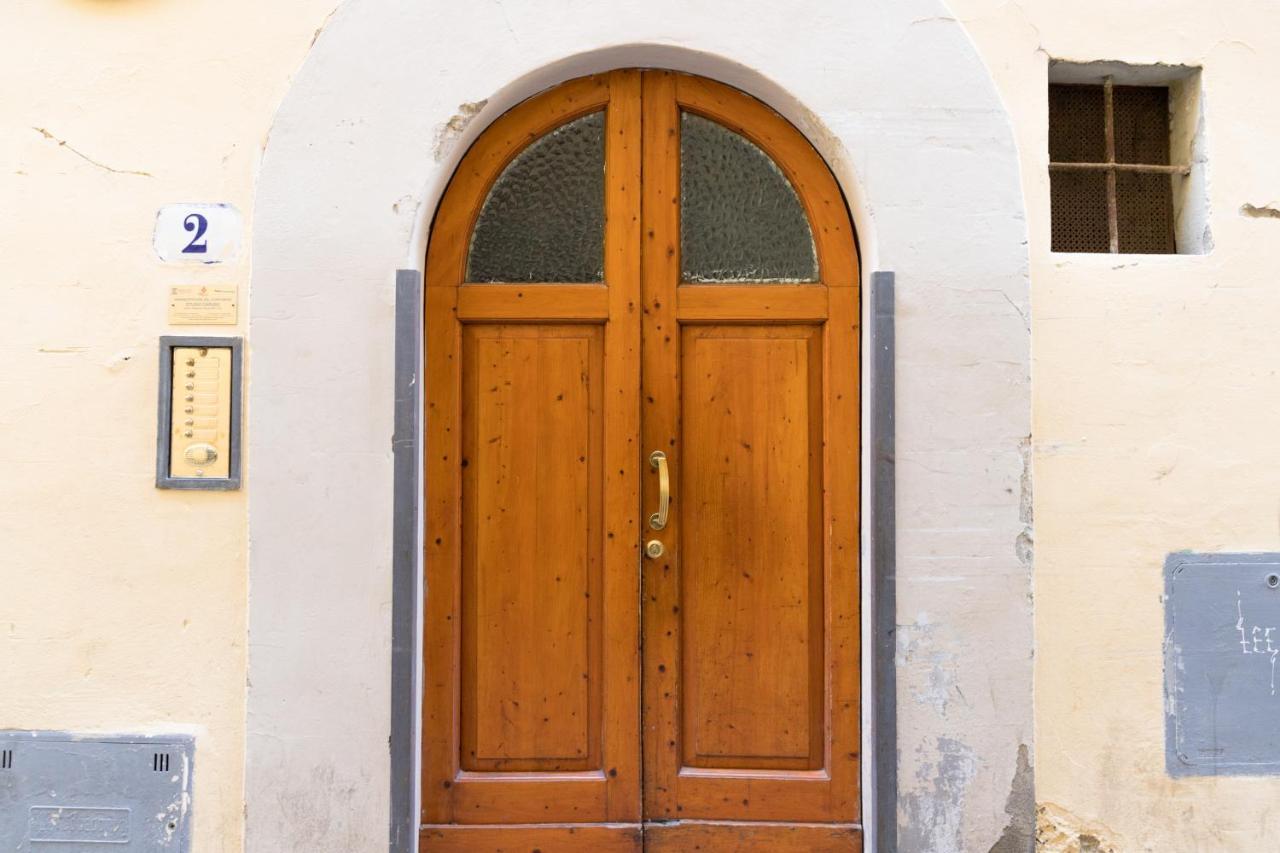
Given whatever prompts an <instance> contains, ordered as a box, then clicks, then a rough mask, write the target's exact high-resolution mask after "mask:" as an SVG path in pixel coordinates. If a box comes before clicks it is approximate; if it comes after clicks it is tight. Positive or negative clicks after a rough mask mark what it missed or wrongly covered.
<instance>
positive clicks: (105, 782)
mask: <svg viewBox="0 0 1280 853" xmlns="http://www.w3.org/2000/svg"><path fill="white" fill-rule="evenodd" d="M194 750H195V747H194V741H193V739H192V738H190V737H187V736H181V735H165V736H163V737H146V736H136V737H130V736H119V737H99V736H92V737H90V736H77V735H74V734H68V733H65V732H33V731H6V732H0V850H5V851H15V853H92V851H95V850H99V849H100V850H103V851H108V850H109V851H112V853H144V851H167V853H184V851H187V850H189V849H190V846H191V838H190V836H191V831H190V825H191V778H192V761H193V758H194Z"/></svg>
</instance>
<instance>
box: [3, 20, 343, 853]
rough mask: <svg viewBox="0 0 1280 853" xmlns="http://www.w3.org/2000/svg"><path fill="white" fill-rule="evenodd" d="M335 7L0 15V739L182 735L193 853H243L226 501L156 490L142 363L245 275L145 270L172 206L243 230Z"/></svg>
mask: <svg viewBox="0 0 1280 853" xmlns="http://www.w3.org/2000/svg"><path fill="white" fill-rule="evenodd" d="M333 5H334V0H288V2H286V1H285V0H273V2H270V3H256V2H249V1H248V0H183V2H175V0H9V2H6V3H4V4H0V7H2V8H0V18H2V19H3V22H2V23H0V79H3V81H4V83H3V85H0V164H3V168H0V673H2V674H3V681H4V689H2V690H0V728H33V729H45V728H53V729H70V730H75V731H108V732H112V731H115V732H120V731H123V732H137V731H158V730H164V729H169V728H172V727H173V726H174V725H175V724H180V725H181V726H182V727H184V728H185V729H187V730H192V731H194V732H195V733H196V734H197V735H198V740H197V752H196V767H197V773H196V777H195V803H194V810H195V815H196V820H195V822H194V827H195V848H194V849H195V850H197V851H201V853H215V851H216V853H222V851H237V850H239V849H240V848H241V837H242V823H243V803H242V787H243V770H242V768H243V761H244V701H245V645H246V643H245V639H246V638H245V625H246V617H245V601H246V556H245V555H246V536H247V534H246V500H245V494H244V493H243V492H232V493H223V494H219V493H189V492H187V493H184V492H164V491H157V490H156V489H155V487H154V485H153V483H154V476H155V440H156V439H155V430H156V424H155V411H156V399H155V397H156V357H157V356H156V346H157V337H158V336H159V335H161V334H165V333H188V332H185V331H184V330H183V329H171V328H169V327H167V326H166V325H165V307H166V299H165V296H166V290H165V289H166V287H167V286H168V285H170V284H180V283H192V284H202V283H218V284H221V283H236V284H239V285H240V286H241V288H242V303H243V301H244V300H243V290H244V289H245V288H247V286H248V280H249V253H248V251H243V252H242V254H241V256H240V257H239V259H238V260H236V261H235V262H232V263H228V264H225V265H221V266H216V267H209V268H200V267H190V266H187V267H177V266H166V265H164V264H162V263H160V261H159V260H158V259H157V258H156V256H155V254H154V253H153V251H152V247H151V234H152V228H153V226H154V223H155V216H156V211H157V209H158V208H159V207H160V206H161V205H162V204H165V203H169V202H176V201H227V202H230V203H232V204H234V205H236V207H238V208H239V209H240V210H241V211H242V212H243V213H244V215H245V217H246V220H248V218H249V217H250V216H251V215H252V211H253V186H254V175H255V172H256V170H257V164H258V162H259V157H260V155H261V151H262V147H263V145H264V143H265V141H266V136H267V131H268V128H269V127H270V124H271V117H272V115H273V113H274V111H275V109H276V106H277V104H278V103H279V101H280V99H281V98H282V97H283V95H284V92H285V91H286V89H287V87H288V85H289V80H290V77H291V75H292V74H293V73H294V72H295V71H296V69H297V68H298V67H299V65H300V64H301V62H302V60H303V58H304V56H305V55H306V51H307V48H308V45H309V44H310V42H311V39H312V36H313V34H314V33H315V31H316V29H317V28H318V27H320V25H321V23H322V22H323V21H324V19H325V16H326V15H327V14H328V12H329V11H330V9H331V8H332V6H333ZM63 142H65V145H64V144H62V143H63ZM90 161H93V162H90ZM245 317H247V314H246V313H245V306H244V305H243V304H242V308H241V318H242V325H241V327H240V328H239V329H238V330H236V331H241V332H242V331H243V329H244V324H243V319H244V318H245ZM192 331H205V332H217V333H223V332H229V331H232V330H231V329H229V328H226V327H223V328H219V329H205V330H192ZM247 475H248V476H250V477H251V476H252V463H249V467H248V471H247Z"/></svg>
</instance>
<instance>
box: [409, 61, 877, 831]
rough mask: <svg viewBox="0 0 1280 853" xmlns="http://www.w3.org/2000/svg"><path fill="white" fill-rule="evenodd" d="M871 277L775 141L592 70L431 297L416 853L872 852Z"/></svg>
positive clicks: (454, 223) (523, 146) (465, 182)
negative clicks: (868, 701)
mask: <svg viewBox="0 0 1280 853" xmlns="http://www.w3.org/2000/svg"><path fill="white" fill-rule="evenodd" d="M858 281H859V275H858V263H857V253H856V249H855V243H854V235H853V231H852V226H851V224H850V221H849V216H848V213H847V209H846V207H845V204H844V201H843V198H842V196H841V194H840V191H839V189H838V187H837V185H836V183H835V181H834V180H833V179H832V176H831V174H830V172H829V171H828V169H827V167H826V165H825V164H824V163H823V161H822V160H821V158H820V157H819V156H818V155H817V153H816V152H815V151H814V150H813V149H812V147H811V146H810V145H809V143H808V142H807V141H806V140H805V139H804V137H803V136H802V135H801V134H800V133H799V132H798V131H797V130H796V129H795V128H794V127H792V126H791V125H790V124H789V123H788V122H786V121H785V120H784V119H783V118H781V117H780V116H778V115H777V114H776V113H774V112H772V111H771V110H770V109H768V108H767V107H765V106H764V105H763V104H761V103H760V102H758V101H756V100H754V99H753V98H751V97H749V96H747V95H745V94H743V93H741V92H739V91H737V90H734V89H730V88H728V87H726V86H723V85H719V84H716V83H712V82H710V81H707V80H704V79H701V78H696V77H691V76H687V75H681V74H675V73H671V72H665V71H655V70H634V69H633V70H622V71H614V72H610V73H606V74H601V75H597V76H593V77H589V78H582V79H578V80H574V81H571V82H569V83H566V84H563V85H561V86H559V87H557V88H555V89H553V90H550V91H548V92H545V93H543V94H541V95H538V96H536V97H534V98H532V99H530V100H528V101H526V102H524V103H522V104H520V105H519V106H517V107H515V108H514V109H512V110H511V111H510V112H508V113H507V114H506V115H504V116H503V117H501V118H500V119H498V120H497V121H495V122H494V124H493V125H492V126H491V127H490V128H488V129H487V130H486V131H485V132H484V133H483V134H482V135H481V136H480V138H479V139H478V140H477V141H476V143H475V144H474V145H473V146H472V147H471V149H470V150H469V151H468V153H467V154H466V156H465V157H464V159H463V160H462V162H461V165H460V166H459V168H458V170H457V172H456V174H455V176H454V178H453V180H452V182H451V183H450V185H449V187H448V189H447V191H446V193H445V196H444V198H443V200H442V203H441V207H440V210H439V213H438V214H437V217H436V220H435V222H434V224H433V227H432V233H431V239H430V243H429V248H428V253H427V276H426V285H427V287H426V317H425V323H426V332H425V334H426V371H425V376H426V386H425V400H426V445H425V451H424V456H425V469H426V470H425V477H426V484H427V486H426V510H425V513H426V517H425V525H424V535H425V549H426V554H425V566H426V584H425V595H426V599H425V611H424V612H425V616H424V644H423V650H424V652H423V653H424V662H423V666H424V678H423V684H424V697H423V718H422V744H423V746H422V830H421V841H422V847H423V849H426V850H437V849H438V850H524V851H528V850H535V849H536V850H541V851H543V853H550V851H554V850H591V851H612V850H617V851H623V850H627V851H633V850H639V849H642V848H644V849H654V850H703V851H718V850H769V851H787V850H796V851H799V850H806V851H808V850H854V849H859V847H860V843H861V833H860V827H859V820H860V810H859V805H860V785H859V774H860V769H859V768H860V754H859V751H860V732H859V707H860V701H859V700H860V679H859V635H860V631H859V572H858V561H859V557H858V552H859V549H858V542H859V535H858V528H859V525H858V508H859V488H858V482H859V479H858V478H859V473H858V465H859V461H858V460H859V446H860V441H859V387H858V377H859V367H858V352H859V346H858V331H859V330H858V322H859V320H858V318H859V297H858V293H859V290H858Z"/></svg>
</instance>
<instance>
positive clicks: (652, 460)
mask: <svg viewBox="0 0 1280 853" xmlns="http://www.w3.org/2000/svg"><path fill="white" fill-rule="evenodd" d="M649 467H650V468H653V469H654V470H655V471H657V472H658V511H657V512H655V513H654V514H653V515H651V516H649V526H650V527H651V528H653V529H654V530H661V529H662V528H664V527H666V526H667V513H668V512H669V511H670V509H671V475H670V474H668V473H667V454H665V453H663V452H662V451H661V450H655V451H653V452H652V453H650V454H649Z"/></svg>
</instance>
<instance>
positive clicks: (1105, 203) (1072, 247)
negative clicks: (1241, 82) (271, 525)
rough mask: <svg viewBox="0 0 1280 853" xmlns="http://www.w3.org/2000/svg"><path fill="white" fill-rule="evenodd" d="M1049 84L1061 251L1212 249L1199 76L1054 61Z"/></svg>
mask: <svg viewBox="0 0 1280 853" xmlns="http://www.w3.org/2000/svg"><path fill="white" fill-rule="evenodd" d="M1049 81H1050V82H1049V193H1050V197H1049V201H1050V220H1051V248H1052V250H1053V251H1055V252H1099V253H1121V252H1123V253H1126V254H1148V255H1158V254H1172V253H1175V252H1181V253H1186V254H1199V253H1202V252H1205V251H1208V249H1209V248H1210V246H1211V240H1210V238H1209V231H1208V218H1207V212H1206V211H1205V210H1204V203H1203V198H1204V195H1203V188H1204V174H1203V166H1204V162H1203V160H1204V158H1203V154H1202V152H1201V151H1200V147H1201V146H1200V139H1199V131H1200V126H1201V122H1200V117H1199V97H1198V82H1199V75H1198V74H1197V73H1196V69H1190V68H1174V67H1172V66H1148V67H1142V66H1125V65H1122V64H1120V63H1090V64H1086V65H1068V64H1065V63H1054V65H1052V66H1051V67H1050V76H1049Z"/></svg>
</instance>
